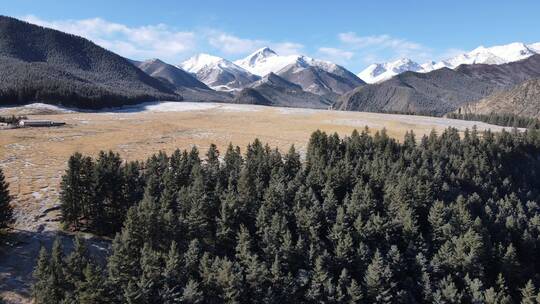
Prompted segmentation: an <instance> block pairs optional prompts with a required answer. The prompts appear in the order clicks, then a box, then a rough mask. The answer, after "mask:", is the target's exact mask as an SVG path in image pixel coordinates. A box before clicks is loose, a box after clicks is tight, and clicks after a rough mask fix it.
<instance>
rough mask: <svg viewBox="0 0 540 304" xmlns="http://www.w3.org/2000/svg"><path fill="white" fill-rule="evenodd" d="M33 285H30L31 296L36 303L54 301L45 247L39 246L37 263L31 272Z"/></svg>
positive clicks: (43, 303)
mask: <svg viewBox="0 0 540 304" xmlns="http://www.w3.org/2000/svg"><path fill="white" fill-rule="evenodd" d="M33 277H34V281H35V282H34V285H33V286H32V297H33V298H34V301H35V302H36V304H47V303H54V302H51V301H54V300H55V299H52V294H50V293H51V291H52V288H50V283H51V281H50V263H49V254H48V253H47V249H45V247H41V249H40V251H39V257H38V259H37V265H36V268H35V269H34V272H33ZM50 299H52V300H50Z"/></svg>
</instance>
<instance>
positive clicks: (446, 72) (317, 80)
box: [0, 16, 540, 116]
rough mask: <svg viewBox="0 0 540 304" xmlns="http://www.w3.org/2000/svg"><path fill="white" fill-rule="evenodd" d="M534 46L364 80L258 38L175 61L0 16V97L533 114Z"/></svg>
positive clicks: (398, 65) (390, 67)
mask: <svg viewBox="0 0 540 304" xmlns="http://www.w3.org/2000/svg"><path fill="white" fill-rule="evenodd" d="M539 51H540V44H539V43H536V44H529V45H525V44H522V43H512V44H508V45H504V46H495V47H490V48H485V47H479V48H477V49H475V50H473V51H471V52H468V53H464V54H461V55H458V56H455V57H452V58H449V59H447V60H443V61H440V62H429V63H425V64H422V65H420V64H418V63H416V62H414V61H412V60H409V59H401V60H397V61H394V62H389V63H384V64H380V65H372V66H371V67H370V68H369V69H367V70H365V71H363V72H362V73H360V76H361V77H362V78H364V79H367V82H374V83H371V84H366V82H364V81H363V80H362V79H361V78H360V77H358V76H357V75H354V74H353V73H351V72H350V71H348V70H347V69H345V68H344V67H342V66H340V65H337V64H334V63H332V62H328V61H324V60H319V59H315V58H311V57H308V56H304V55H279V54H277V53H276V52H275V51H273V50H272V49H270V48H267V47H265V48H261V49H259V50H257V51H255V52H254V53H252V54H250V55H249V56H247V57H245V58H243V59H240V60H236V61H234V62H233V61H230V60H227V59H224V58H220V57H217V56H212V55H207V54H199V55H197V56H194V57H192V58H190V59H188V60H186V61H184V62H182V63H181V64H179V65H178V66H175V65H172V64H168V63H166V62H163V61H161V60H159V59H151V60H147V61H135V60H129V59H126V58H123V57H121V56H119V55H117V54H114V53H112V52H110V51H108V50H106V49H104V48H102V47H99V46H97V45H96V44H94V43H92V42H91V41H89V40H86V39H84V38H81V37H77V36H74V35H70V34H66V33H63V32H60V31H57V30H52V29H47V28H44V27H40V26H36V25H32V24H30V23H26V22H23V21H20V20H17V19H14V18H11V17H4V16H0V67H1V69H0V105H7V104H24V103H29V102H35V101H40V102H46V103H55V104H61V105H66V106H74V107H80V108H93V109H95V108H102V107H113V106H119V105H124V104H133V103H138V102H143V101H155V100H173V101H181V100H190V101H218V102H234V103H248V104H261V105H276V106H287V107H306V108H328V107H333V108H334V109H338V110H352V111H372V112H412V113H417V114H418V113H421V114H432V115H433V114H434V115H444V114H445V113H448V112H451V111H455V110H456V109H460V108H461V109H467V110H470V111H479V113H480V111H483V112H482V113H485V112H488V111H493V110H497V111H499V110H500V111H507V112H508V111H513V112H518V113H517V114H520V115H525V114H527V113H528V112H530V113H529V114H530V115H535V116H536V115H538V113H537V111H536V110H535V107H536V104H537V103H540V101H539V100H538V97H537V95H538V90H537V87H538V82H537V81H535V79H539V78H540V54H537V53H538V52H539ZM387 77H390V78H389V79H386V78H387ZM520 102H521V103H523V104H521V106H518V104H519V103H520Z"/></svg>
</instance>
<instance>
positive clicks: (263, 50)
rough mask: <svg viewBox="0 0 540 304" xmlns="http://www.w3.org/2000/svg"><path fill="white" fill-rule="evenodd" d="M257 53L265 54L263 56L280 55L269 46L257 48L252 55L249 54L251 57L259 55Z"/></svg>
mask: <svg viewBox="0 0 540 304" xmlns="http://www.w3.org/2000/svg"><path fill="white" fill-rule="evenodd" d="M257 55H259V56H263V57H269V56H278V54H277V53H276V52H275V51H274V50H272V49H271V48H269V47H267V46H265V47H263V48H260V49H258V50H256V51H255V52H253V53H252V54H251V55H249V57H253V56H257Z"/></svg>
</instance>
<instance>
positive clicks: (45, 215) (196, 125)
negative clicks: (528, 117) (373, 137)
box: [0, 103, 500, 230]
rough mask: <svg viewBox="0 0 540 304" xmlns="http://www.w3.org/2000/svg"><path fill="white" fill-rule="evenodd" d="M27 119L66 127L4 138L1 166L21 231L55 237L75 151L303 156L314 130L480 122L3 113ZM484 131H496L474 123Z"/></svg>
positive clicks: (175, 108) (422, 128)
mask: <svg viewBox="0 0 540 304" xmlns="http://www.w3.org/2000/svg"><path fill="white" fill-rule="evenodd" d="M7 114H26V115H28V116H29V118H31V119H49V120H58V121H64V122H66V126H63V127H53V128H20V129H11V130H0V166H1V167H2V169H3V170H4V171H5V174H6V176H7V179H8V182H9V183H10V185H11V186H10V187H11V192H12V194H13V195H14V196H15V202H14V206H15V210H16V217H17V224H16V227H18V228H20V229H24V230H36V229H38V228H41V229H47V230H49V229H53V230H54V229H56V228H57V222H56V221H55V219H56V217H57V216H58V211H52V212H49V211H50V210H48V209H50V208H53V207H55V206H57V205H58V202H57V201H58V185H59V181H60V177H61V175H62V174H63V172H64V170H65V167H66V162H67V160H68V158H69V156H70V155H71V154H72V153H74V152H76V151H78V152H81V153H84V154H90V155H96V154H97V153H98V152H99V151H100V150H113V151H116V152H119V153H120V154H121V156H122V157H123V158H125V159H129V160H135V159H139V160H143V159H146V158H147V157H148V156H149V155H151V154H153V153H156V152H157V151H159V150H164V151H166V152H172V151H173V150H175V149H177V148H180V149H189V148H191V147H192V146H193V145H195V146H197V147H199V149H200V150H201V153H204V151H205V150H206V148H207V147H208V146H209V144H210V143H215V144H216V145H217V146H218V148H219V149H220V150H222V151H224V149H225V148H226V146H227V145H228V144H229V143H231V142H232V143H233V144H234V145H238V146H240V147H241V148H245V146H246V145H247V144H248V143H249V142H252V141H253V140H254V139H255V138H259V139H260V140H261V141H263V142H265V143H268V144H269V145H270V146H272V147H278V148H280V149H281V150H284V151H285V150H286V149H288V148H289V146H290V145H292V144H294V145H295V146H296V147H297V149H298V150H299V151H300V152H301V153H302V152H304V151H305V147H306V144H307V141H308V139H309V136H310V134H311V133H312V132H313V131H315V130H317V129H320V130H323V131H326V132H332V133H333V132H337V133H338V134H340V135H348V134H350V133H351V132H352V131H353V130H354V129H363V128H364V127H365V126H368V127H369V128H370V130H372V132H374V131H375V130H380V129H382V128H386V129H387V132H388V134H389V135H390V136H392V137H396V138H398V139H401V138H402V137H403V135H404V133H405V132H406V131H408V130H413V131H414V132H415V133H416V134H417V135H418V136H420V135H422V134H426V133H429V132H430V131H431V130H432V129H435V130H437V131H442V130H444V129H445V128H447V127H448V126H455V127H457V128H459V129H461V130H464V129H465V128H471V127H472V126H473V125H474V124H475V122H466V121H459V120H449V119H442V118H433V117H420V116H407V115H390V114H375V113H361V112H339V111H326V110H304V109H287V108H271V107H262V106H249V105H225V104H194V103H182V104H178V103H176V104H172V103H167V104H161V105H151V106H149V107H146V108H142V107H140V108H132V109H131V110H129V111H126V112H101V113H80V112H65V111H63V110H56V109H54V108H51V107H45V108H42V107H37V108H35V107H22V108H4V109H0V115H7ZM476 124H478V126H479V129H483V128H486V127H491V128H492V129H494V130H499V129H500V128H499V127H495V126H489V125H487V124H483V123H476Z"/></svg>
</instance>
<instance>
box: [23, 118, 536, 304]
mask: <svg viewBox="0 0 540 304" xmlns="http://www.w3.org/2000/svg"><path fill="white" fill-rule="evenodd" d="M539 174H540V133H539V132H538V131H535V130H530V131H525V132H517V131H515V132H511V133H509V132H504V131H503V132H501V133H496V134H494V133H491V132H489V131H486V132H483V133H479V132H477V131H476V130H475V129H473V130H471V131H466V132H465V133H463V134H460V133H459V132H458V131H457V130H456V129H447V130H446V131H444V132H443V133H442V134H436V133H435V132H432V133H431V134H430V135H428V136H424V137H422V138H420V139H416V138H415V136H414V134H412V133H407V134H406V136H405V138H404V139H403V141H402V142H398V141H396V140H394V139H391V138H389V137H388V136H387V135H386V133H385V132H384V131H383V132H377V133H375V134H373V135H371V134H370V133H369V132H368V131H367V130H364V131H363V132H356V131H355V132H353V133H352V135H351V136H348V137H344V138H340V137H339V136H338V135H336V134H333V135H328V134H325V133H324V132H320V131H317V132H315V133H313V134H312V136H311V138H310V141H309V144H308V146H307V149H306V151H305V159H304V157H301V156H300V154H299V152H298V151H296V150H295V148H294V147H291V149H290V150H289V151H288V152H287V153H284V154H282V153H281V152H280V151H278V150H277V149H272V148H270V147H269V146H268V145H264V144H263V143H261V142H260V141H258V140H255V141H254V142H253V143H252V144H250V145H248V147H247V149H246V151H245V153H244V154H242V153H241V151H240V148H238V147H234V146H232V145H231V146H229V148H228V149H227V150H226V151H225V153H220V151H218V150H217V148H216V146H214V145H212V146H211V147H210V148H209V150H208V152H207V153H206V155H205V156H204V157H200V155H199V152H198V150H197V149H196V148H193V149H192V150H191V151H180V150H177V151H175V152H174V153H173V154H172V155H167V154H166V153H164V152H159V153H158V154H156V155H154V156H152V157H150V158H149V159H148V160H146V161H144V162H124V161H122V159H121V158H120V156H119V155H118V154H115V153H113V152H108V153H106V152H103V153H101V154H100V155H99V156H98V157H97V158H95V159H94V158H91V157H88V156H83V155H81V154H75V155H73V156H72V157H71V158H70V160H69V167H68V169H67V171H66V173H65V175H64V176H63V179H62V184H61V189H62V193H61V203H62V213H63V220H64V224H65V226H66V228H69V229H74V230H87V231H92V232H95V233H98V234H104V235H115V238H114V241H113V244H112V252H111V255H110V257H109V258H108V260H107V263H106V267H101V266H99V263H96V262H95V261H92V259H91V258H89V257H88V256H87V254H86V253H85V249H84V243H83V242H81V241H80V240H78V241H77V242H76V246H75V249H74V250H73V252H72V253H70V254H69V255H68V256H65V255H64V254H63V250H62V248H61V246H60V243H59V242H57V243H56V244H55V246H54V248H53V250H52V252H51V253H49V252H47V251H46V250H43V251H42V254H41V255H40V258H39V261H38V266H37V268H36V270H35V273H34V274H35V279H36V281H35V284H34V289H33V295H34V298H35V300H36V303H71V302H72V301H74V303H78V302H80V303H519V302H521V303H537V302H535V301H538V296H539V295H538V293H537V289H536V286H539V285H538V284H539V283H540V277H539V273H540V260H539V259H538V256H539V249H540V247H539V246H540V238H539V236H540V207H539V205H538V202H539V198H540V192H539V190H540V187H539V186H540V185H539V184H538V180H539ZM89 299H91V300H94V301H93V302H91V301H90V300H89ZM84 301H86V302H84Z"/></svg>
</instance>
